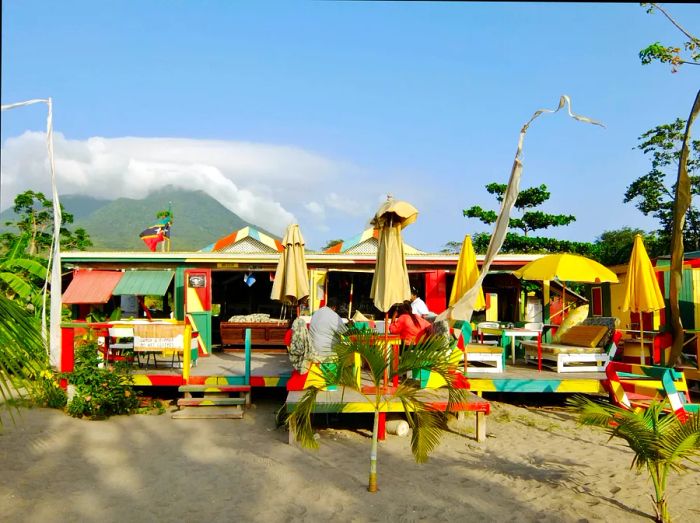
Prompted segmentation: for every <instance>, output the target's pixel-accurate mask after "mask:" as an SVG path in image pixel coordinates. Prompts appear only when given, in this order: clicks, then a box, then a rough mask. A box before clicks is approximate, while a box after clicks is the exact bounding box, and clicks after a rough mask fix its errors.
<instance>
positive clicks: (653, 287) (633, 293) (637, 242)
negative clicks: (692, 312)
mask: <svg viewBox="0 0 700 523" xmlns="http://www.w3.org/2000/svg"><path fill="white" fill-rule="evenodd" d="M665 306H666V304H665V302H664V295H663V294H662V292H661V288H660V287H659V281H658V280H657V279H656V273H655V272H654V266H653V265H652V264H651V260H650V259H649V255H648V254H647V250H646V249H645V248H644V241H643V240H642V236H641V235H639V234H637V235H636V236H635V237H634V246H633V247H632V254H631V256H630V261H629V265H628V266H627V281H626V286H625V299H624V301H623V302H622V310H623V311H631V312H636V313H638V314H639V315H640V318H639V320H640V326H639V330H640V332H641V347H642V350H641V354H642V360H641V361H642V365H643V364H644V320H643V316H642V315H641V314H642V313H644V312H654V311H658V310H660V309H663V308H664V307H665Z"/></svg>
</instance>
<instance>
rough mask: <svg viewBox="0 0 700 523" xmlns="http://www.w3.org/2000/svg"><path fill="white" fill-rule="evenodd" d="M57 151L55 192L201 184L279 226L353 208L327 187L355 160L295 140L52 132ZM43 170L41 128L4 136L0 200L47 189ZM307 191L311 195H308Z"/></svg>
mask: <svg viewBox="0 0 700 523" xmlns="http://www.w3.org/2000/svg"><path fill="white" fill-rule="evenodd" d="M54 151H55V163H56V177H57V181H56V183H57V186H58V190H59V193H60V194H84V195H90V196H94V197H96V198H103V199H108V200H111V199H116V198H119V197H127V198H137V199H138V198H144V197H146V196H147V195H148V194H149V193H151V192H152V191H154V190H157V189H159V188H161V187H163V186H166V185H173V186H175V187H180V188H187V189H193V190H197V189H198V190H202V191H204V192H206V193H207V194H209V195H210V196H212V197H213V198H215V199H216V200H218V201H219V202H220V203H221V204H222V205H224V206H225V207H227V208H228V209H230V210H231V211H233V212H235V213H236V214H238V215H239V216H240V217H241V218H243V219H245V220H247V221H250V222H252V223H254V224H256V225H259V226H261V227H263V228H266V229H268V230H270V231H273V232H279V233H280V234H281V233H282V232H283V231H284V228H285V227H286V226H287V224H289V223H292V222H294V221H296V217H295V215H296V213H297V212H302V211H306V212H307V213H309V214H310V216H312V219H313V220H316V221H315V223H314V227H315V228H317V229H318V230H328V226H327V224H326V223H325V220H326V219H327V218H328V215H327V213H326V208H325V207H324V205H322V204H320V203H318V201H323V202H325V204H326V206H328V207H329V208H331V209H333V210H334V211H336V212H337V213H341V214H348V215H351V216H352V215H357V213H358V206H357V204H356V203H353V199H351V198H347V199H346V198H343V199H341V198H339V197H338V196H337V194H335V193H333V192H331V191H330V188H331V187H334V188H337V186H338V184H339V180H340V179H341V177H342V176H343V175H344V174H347V171H348V170H352V167H348V166H343V165H341V164H340V163H338V162H334V161H332V160H329V159H327V158H324V157H322V156H320V155H317V154H314V153H311V152H308V151H305V150H303V149H301V148H297V147H290V146H278V145H267V144H254V143H246V142H235V141H217V140H195V139H173V138H136V137H126V138H100V137H93V138H89V139H87V140H84V141H80V140H69V139H66V138H65V137H64V136H63V135H62V134H61V133H55V134H54ZM48 172H49V171H48V160H47V155H46V144H45V135H44V134H43V133H39V132H25V133H24V134H22V135H21V136H18V137H13V138H9V139H7V140H6V141H5V143H4V144H3V147H2V195H1V196H2V198H1V200H0V208H2V209H5V208H7V207H9V206H11V205H12V202H13V200H14V197H15V196H16V195H17V194H18V193H21V192H24V191H25V190H28V189H33V190H37V191H43V192H44V193H45V194H49V193H50V191H51V188H50V180H49V175H48ZM310 188H313V189H312V191H313V192H312V194H310V192H311V191H310ZM310 196H311V197H312V198H314V200H310V201H307V200H308V199H309V197H310ZM316 200H318V201H316Z"/></svg>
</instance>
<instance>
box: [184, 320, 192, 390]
mask: <svg viewBox="0 0 700 523" xmlns="http://www.w3.org/2000/svg"><path fill="white" fill-rule="evenodd" d="M182 350H183V354H182V380H183V381H184V382H185V384H187V383H189V379H190V363H191V362H192V327H191V326H190V325H189V324H188V323H186V324H185V335H184V340H183V347H182Z"/></svg>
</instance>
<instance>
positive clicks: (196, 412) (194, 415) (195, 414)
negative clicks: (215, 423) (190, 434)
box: [171, 406, 243, 419]
mask: <svg viewBox="0 0 700 523" xmlns="http://www.w3.org/2000/svg"><path fill="white" fill-rule="evenodd" d="M171 417H172V418H173V419H242V418H243V409H241V407H240V406H236V407H206V408H200V407H186V408H184V409H181V410H177V411H175V412H173V414H172V416H171Z"/></svg>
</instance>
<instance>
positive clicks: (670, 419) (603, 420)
mask: <svg viewBox="0 0 700 523" xmlns="http://www.w3.org/2000/svg"><path fill="white" fill-rule="evenodd" d="M569 403H570V405H572V406H573V407H575V408H576V409H578V410H579V413H580V417H579V421H580V423H582V424H584V425H593V426H597V427H602V428H603V429H605V431H606V432H607V433H608V434H610V438H611V439H612V438H621V439H623V440H625V441H626V442H627V444H628V445H629V447H630V449H632V451H633V452H634V459H633V460H632V466H635V467H636V468H637V471H641V470H642V469H644V468H646V469H647V472H648V473H649V477H650V478H651V481H652V483H653V485H654V497H653V500H654V508H655V510H656V521H662V522H668V521H671V518H670V515H669V511H668V501H667V500H666V486H667V482H668V477H669V474H670V473H671V471H676V472H680V471H683V470H685V466H684V464H683V462H684V461H686V460H687V461H690V460H691V459H692V458H693V456H698V455H700V416H697V415H691V416H690V418H689V419H688V420H687V421H686V422H685V423H681V422H680V421H679V420H678V418H676V416H674V415H672V414H669V415H664V404H662V403H658V402H654V403H651V404H650V405H649V408H647V409H646V410H644V411H641V412H640V411H638V410H635V411H632V410H628V409H624V408H621V407H618V406H616V405H610V404H609V403H604V402H594V401H591V400H590V399H588V398H586V397H583V396H574V397H573V398H572V399H571V400H570V402H569Z"/></svg>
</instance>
